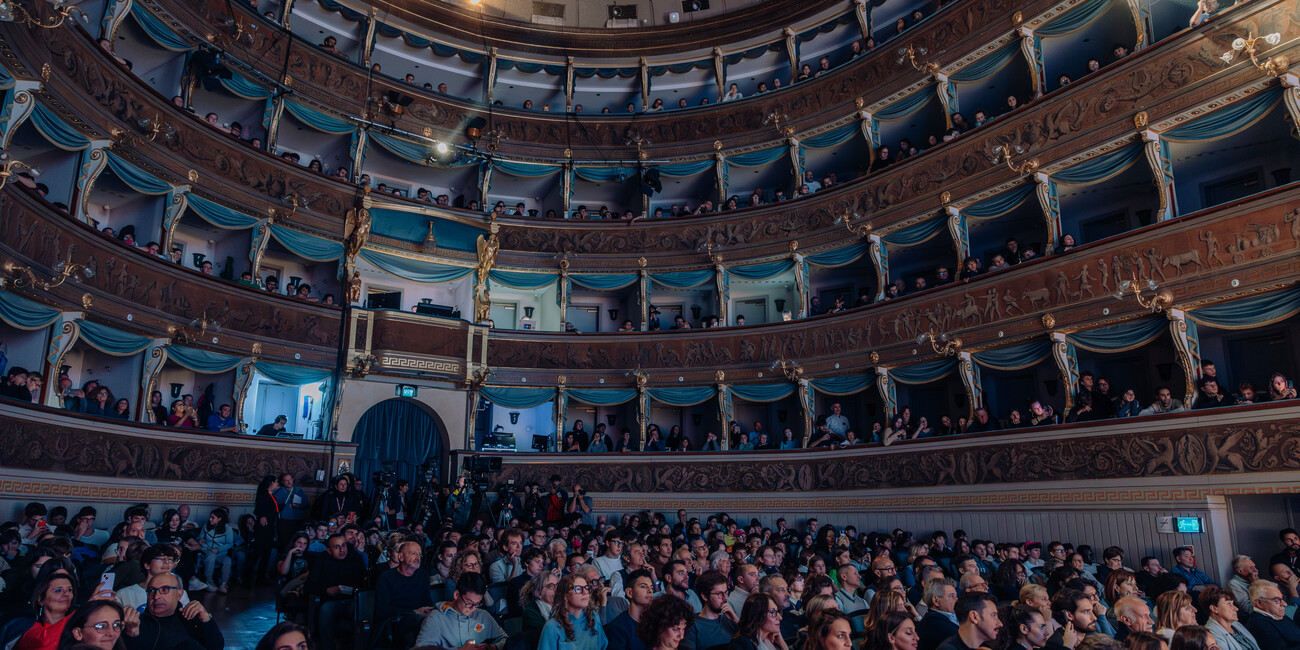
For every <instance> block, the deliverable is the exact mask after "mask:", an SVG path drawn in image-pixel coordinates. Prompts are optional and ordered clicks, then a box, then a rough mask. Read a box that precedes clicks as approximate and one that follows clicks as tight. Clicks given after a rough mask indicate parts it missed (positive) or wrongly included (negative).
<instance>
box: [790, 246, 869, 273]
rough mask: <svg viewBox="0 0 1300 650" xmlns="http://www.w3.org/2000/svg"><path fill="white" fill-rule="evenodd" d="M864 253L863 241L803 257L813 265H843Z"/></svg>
mask: <svg viewBox="0 0 1300 650" xmlns="http://www.w3.org/2000/svg"><path fill="white" fill-rule="evenodd" d="M866 254H867V245H866V244H865V243H862V244H852V245H850V246H845V247H844V248H837V249H835V250H830V251H826V252H823V253H816V254H814V255H809V256H807V257H805V258H804V261H806V262H808V263H809V264H812V265H814V266H823V267H833V266H844V265H845V264H852V263H853V262H855V261H857V260H858V258H860V257H862V256H863V255H866Z"/></svg>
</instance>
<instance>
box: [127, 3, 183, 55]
mask: <svg viewBox="0 0 1300 650" xmlns="http://www.w3.org/2000/svg"><path fill="white" fill-rule="evenodd" d="M131 15H132V16H134V17H135V21H136V22H137V23H139V24H140V28H141V29H143V30H144V33H146V34H148V35H149V38H152V39H153V40H154V42H155V43H157V44H158V45H160V46H162V47H163V48H164V49H168V50H171V51H173V52H189V51H190V50H193V49H194V46H193V45H190V44H189V41H186V40H185V39H184V38H181V36H180V35H179V34H177V33H176V32H173V31H172V30H171V29H170V28H169V27H167V25H166V24H164V23H163V21H161V20H158V18H156V17H155V16H154V15H153V14H151V13H149V11H148V10H147V9H145V8H144V7H142V6H141V5H140V4H139V3H133V4H132V5H131Z"/></svg>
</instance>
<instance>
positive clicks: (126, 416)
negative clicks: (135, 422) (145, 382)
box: [109, 397, 131, 420]
mask: <svg viewBox="0 0 1300 650" xmlns="http://www.w3.org/2000/svg"><path fill="white" fill-rule="evenodd" d="M109 417H112V418H116V419H118V420H130V419H131V402H129V401H127V399H126V398H125V397H123V398H122V399H119V400H117V403H116V404H114V405H113V413H112V415H110V416H109Z"/></svg>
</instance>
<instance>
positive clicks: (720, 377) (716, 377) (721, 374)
mask: <svg viewBox="0 0 1300 650" xmlns="http://www.w3.org/2000/svg"><path fill="white" fill-rule="evenodd" d="M726 379H727V372H726V371H725V370H719V371H717V372H715V373H713V381H716V382H718V383H719V384H721V383H722V382H724V381H726Z"/></svg>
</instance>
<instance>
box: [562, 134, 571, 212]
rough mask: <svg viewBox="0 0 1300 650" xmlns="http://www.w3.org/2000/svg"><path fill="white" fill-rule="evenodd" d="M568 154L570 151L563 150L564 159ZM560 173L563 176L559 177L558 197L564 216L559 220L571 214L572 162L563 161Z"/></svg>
mask: <svg viewBox="0 0 1300 650" xmlns="http://www.w3.org/2000/svg"><path fill="white" fill-rule="evenodd" d="M569 154H570V150H569V149H565V150H564V155H565V157H566V158H567V157H568V156H569ZM560 173H562V174H564V175H563V176H561V177H560V196H561V198H562V200H563V202H564V214H562V215H560V218H562V219H568V218H569V217H570V216H571V215H572V214H573V209H572V208H573V161H572V160H565V161H564V169H563V170H562V171H561V172H560Z"/></svg>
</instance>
